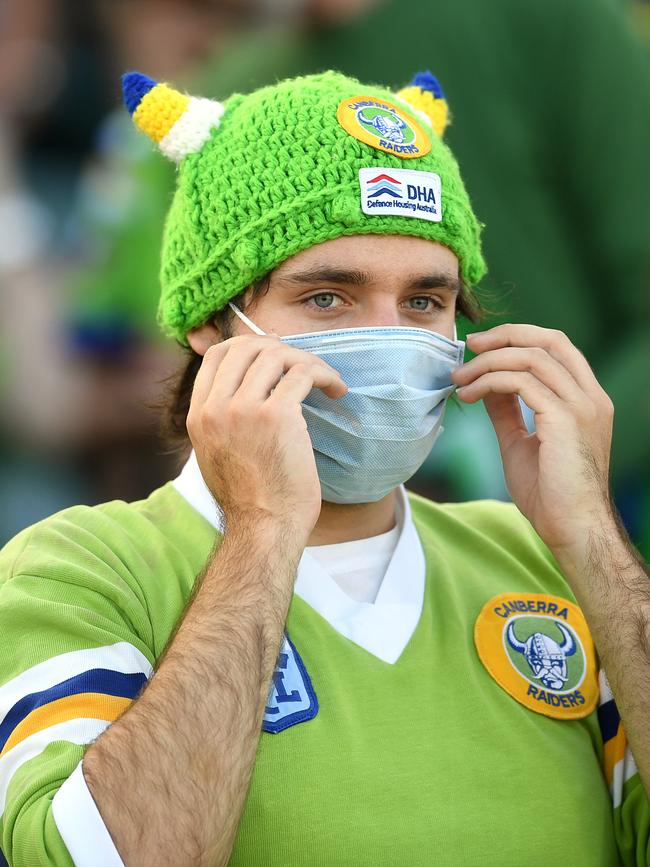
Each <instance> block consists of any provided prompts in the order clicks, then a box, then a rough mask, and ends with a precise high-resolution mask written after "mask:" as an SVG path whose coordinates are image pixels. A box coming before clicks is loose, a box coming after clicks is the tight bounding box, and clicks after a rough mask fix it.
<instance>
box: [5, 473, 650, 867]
mask: <svg viewBox="0 0 650 867" xmlns="http://www.w3.org/2000/svg"><path fill="white" fill-rule="evenodd" d="M186 469H187V468H186ZM184 473H185V476H183V475H182V476H181V477H180V481H179V480H176V482H173V483H172V482H170V483H168V484H166V485H165V486H163V487H162V488H160V489H158V490H156V491H154V492H153V493H152V494H151V496H150V497H148V498H147V499H146V500H144V501H141V502H136V503H124V502H121V501H117V502H111V503H106V504H103V505H101V506H96V507H93V508H88V507H75V508H72V509H67V510H65V511H64V512H61V513H59V514H57V515H54V516H53V517H51V518H48V519H47V520H45V521H43V522H41V523H40V524H37V525H35V526H33V527H31V528H29V529H28V530H26V531H24V532H23V533H21V534H20V535H19V536H17V537H16V538H15V539H14V540H13V541H12V542H10V543H9V544H8V545H7V546H6V548H5V549H4V551H3V553H2V555H0V845H1V848H2V850H3V851H4V853H5V857H6V859H7V861H8V863H9V864H10V865H12V867H35V865H40V867H44V865H56V867H72V865H76V867H86V865H93V867H97V865H101V867H119V865H121V864H122V862H121V860H120V858H119V855H118V853H117V850H116V849H115V847H114V845H113V843H112V840H111V837H110V834H109V833H108V830H107V828H106V827H105V826H104V824H103V822H102V819H101V816H100V814H99V812H98V810H97V808H96V806H95V804H94V802H93V800H92V797H91V796H90V793H89V791H88V789H87V787H86V786H85V782H84V779H83V774H82V773H81V768H82V764H81V762H82V759H83V755H84V752H85V749H86V748H87V747H88V745H89V744H90V743H92V741H93V740H94V739H95V738H96V737H98V736H99V735H101V733H102V732H103V731H104V730H105V729H106V728H107V727H108V726H109V725H110V724H111V723H112V722H114V721H115V720H116V719H118V717H119V716H120V715H121V714H122V713H124V712H125V711H127V712H128V708H129V707H130V705H131V703H132V702H133V701H134V700H136V699H137V696H138V693H139V692H140V690H141V689H142V688H143V686H144V685H145V684H146V682H147V680H148V679H149V678H151V677H152V676H155V674H154V672H155V668H156V662H157V660H158V658H159V656H160V655H161V653H162V651H163V649H164V647H165V645H166V643H167V641H168V639H169V637H170V635H171V633H172V631H173V629H174V627H175V625H176V624H177V622H178V620H179V618H180V616H181V615H182V613H183V611H184V609H185V606H186V604H187V602H188V599H189V597H190V593H191V591H192V587H193V585H194V582H195V581H196V578H197V576H198V575H199V574H200V572H201V571H202V569H203V566H204V565H205V563H206V561H207V558H208V557H209V555H210V552H211V550H212V548H213V545H214V543H215V539H216V538H217V534H218V533H219V527H218V520H217V517H216V515H217V512H216V507H215V506H214V503H213V502H212V501H211V499H210V498H209V496H206V491H207V489H206V490H205V491H203V493H201V492H200V491H199V486H198V482H197V479H196V472H194V477H191V473H190V475H189V476H188V474H187V473H186V471H184ZM183 479H184V481H183ZM201 482H202V480H201ZM401 503H402V505H401V509H402V512H401V517H400V527H401V529H400V535H399V540H398V542H397V547H396V548H395V551H394V553H393V556H392V559H391V561H390V564H389V566H388V570H387V572H386V575H385V577H384V579H383V581H382V583H381V587H380V590H379V593H378V595H377V598H376V600H375V602H374V604H369V603H366V602H356V601H354V600H352V599H350V598H349V597H348V596H346V595H345V593H343V592H342V591H341V590H340V588H336V586H335V585H334V583H333V582H332V581H331V579H330V578H329V576H328V575H327V573H326V571H324V570H323V569H322V568H321V567H320V566H319V564H318V563H317V562H316V561H315V560H314V559H313V558H311V557H310V555H309V549H307V551H306V552H305V555H304V556H303V560H302V561H301V564H300V569H299V573H298V577H297V581H296V585H295V593H294V596H293V599H292V603H291V606H290V609H289V613H288V617H287V621H286V634H285V638H284V641H283V644H282V646H281V648H280V653H279V656H278V663H277V666H276V670H275V672H274V675H273V680H272V684H271V688H270V692H269V699H268V705H267V707H266V709H265V715H264V722H263V730H262V733H261V737H260V741H259V746H258V750H257V757H256V762H255V766H254V770H253V775H252V780H251V784H250V788H249V792H248V796H247V800H246V803H245V807H244V811H243V814H242V818H241V822H240V825H239V829H238V834H237V838H236V842H235V846H234V849H233V853H232V856H231V859H230V862H229V863H230V864H231V865H233V867H244V865H247V867H248V865H250V867H252V865H256V867H259V865H261V864H264V865H269V867H275V865H278V867H279V865H282V867H289V865H296V867H298V865H311V867H313V865H322V867H343V865H348V867H349V865H352V864H354V865H355V867H366V865H367V867H371V865H372V867H380V865H386V867H388V865H396V864H409V865H414V867H419V865H422V867H424V865H434V864H435V865H436V867H470V865H477V867H478V865H481V867H483V865H485V864H499V865H500V867H511V865H512V867H514V865H520V864H522V863H526V864H527V865H531V867H536V865H538V867H547V865H549V864H556V863H570V864H572V865H575V867H601V865H602V867H612V865H617V864H619V863H623V864H626V865H646V864H647V863H648V851H649V847H648V843H649V833H648V832H649V822H648V820H649V817H650V811H649V808H648V802H647V799H646V797H645V793H644V790H643V787H642V785H641V782H640V779H639V776H638V774H637V773H636V770H635V768H634V765H633V760H632V757H631V755H630V753H629V750H627V749H626V744H625V739H624V734H623V731H622V727H621V726H620V722H619V720H618V715H617V713H616V708H615V705H614V701H613V698H612V696H611V692H609V690H608V686H607V684H606V681H605V680H604V678H602V677H601V684H600V708H599V709H595V705H596V703H597V701H598V698H599V686H598V679H597V674H596V662H595V657H594V652H593V647H592V646H591V644H590V638H589V635H588V633H587V632H586V627H585V624H584V621H583V620H581V614H580V612H579V610H578V609H577V606H576V605H575V600H574V597H573V594H572V593H571V590H570V589H569V587H568V585H567V583H566V581H565V579H564V578H563V576H562V574H561V573H560V571H559V569H558V567H557V564H556V563H555V561H554V560H553V558H552V556H551V555H550V553H549V552H548V550H547V549H546V547H545V546H544V545H543V543H542V542H541V541H540V539H539V537H538V536H537V535H536V534H535V532H534V531H533V529H532V528H531V526H530V524H529V523H528V522H527V521H526V520H525V519H524V518H523V517H522V515H521V514H520V513H519V511H518V510H517V509H516V507H515V506H513V505H512V504H505V503H498V502H495V501H479V502H470V503H463V504H438V503H433V502H430V501H427V500H425V499H422V498H420V497H417V496H414V495H411V494H409V495H408V497H406V496H405V495H404V493H403V492H402V494H401ZM599 716H600V719H599ZM218 725H219V721H218V720H215V727H218ZM215 730H218V729H215ZM208 736H209V734H208ZM151 760H152V761H154V760H155V757H151ZM124 782H125V784H128V780H125V781H124ZM218 785H219V782H218V780H215V787H217V786H218ZM612 796H613V797H614V799H615V801H614V804H612V800H611V798H612ZM151 797H152V798H155V797H157V794H156V792H152V793H151ZM169 821H170V822H173V816H170V817H169Z"/></svg>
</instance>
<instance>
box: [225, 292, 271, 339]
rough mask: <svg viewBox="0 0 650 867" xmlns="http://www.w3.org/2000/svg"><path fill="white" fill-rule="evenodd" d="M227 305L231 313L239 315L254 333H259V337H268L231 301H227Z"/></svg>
mask: <svg viewBox="0 0 650 867" xmlns="http://www.w3.org/2000/svg"><path fill="white" fill-rule="evenodd" d="M228 307H230V309H231V310H232V311H233V313H236V314H237V316H239V318H240V319H241V321H242V322H243V323H244V325H248V327H249V328H250V330H251V331H252V332H253V333H254V334H259V335H260V336H261V337H268V335H267V333H266V331H262V329H261V328H258V327H257V325H256V324H255V323H254V322H251V320H250V319H249V318H248V316H246V314H244V313H242V312H241V310H239V309H238V308H237V307H235V305H234V304H233V303H232V302H231V301H229V302H228Z"/></svg>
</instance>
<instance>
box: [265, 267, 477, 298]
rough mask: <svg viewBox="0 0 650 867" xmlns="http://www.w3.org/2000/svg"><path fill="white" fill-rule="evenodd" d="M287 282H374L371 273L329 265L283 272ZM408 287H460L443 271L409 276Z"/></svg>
mask: <svg viewBox="0 0 650 867" xmlns="http://www.w3.org/2000/svg"><path fill="white" fill-rule="evenodd" d="M280 279H281V280H283V281H285V282H287V283H298V284H302V285H304V284H305V283H307V284H320V283H336V284H338V285H340V286H343V285H347V286H366V285H368V283H372V282H374V278H373V275H372V274H369V273H368V272H366V271H358V270H356V269H351V270H348V269H345V268H331V267H329V266H316V267H314V268H309V269H307V270H306V271H296V272H294V273H293V274H283V275H282V276H281V278H280ZM405 288H406V289H407V290H410V289H448V290H449V291H450V292H454V293H458V292H460V289H461V281H460V280H459V279H458V277H452V276H451V275H450V274H446V273H445V272H444V271H441V272H435V273H433V274H421V275H416V276H411V277H410V279H409V282H408V283H407V285H406V287H405Z"/></svg>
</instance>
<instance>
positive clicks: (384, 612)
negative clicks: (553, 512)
mask: <svg viewBox="0 0 650 867" xmlns="http://www.w3.org/2000/svg"><path fill="white" fill-rule="evenodd" d="M172 484H173V485H174V487H175V488H176V490H177V491H178V493H179V494H181V496H182V497H183V498H184V499H185V500H187V502H188V503H189V504H190V505H191V506H192V507H193V508H194V509H196V511H197V512H198V513H199V514H200V515H202V516H203V517H204V518H205V519H206V521H209V523H210V524H212V526H213V527H215V528H216V529H217V530H218V531H219V532H221V533H222V532H223V527H224V524H223V519H222V516H221V513H220V511H219V509H218V507H217V504H216V503H215V501H214V498H213V497H212V494H211V493H210V491H209V489H208V486H207V485H206V484H205V481H204V480H203V476H202V475H201V470H200V469H199V465H198V462H197V460H196V455H195V453H194V452H192V454H191V455H190V457H189V460H188V461H187V463H186V464H185V466H184V467H183V469H182V470H181V473H180V475H179V476H178V477H177V478H176V479H174V480H173V482H172ZM398 498H399V500H398V510H399V511H398V521H399V522H400V523H401V525H402V526H401V531H400V536H399V540H398V542H397V547H396V548H395V551H394V553H393V556H392V558H391V561H390V563H389V565H388V569H387V571H386V574H385V576H384V579H383V581H382V582H381V586H380V588H379V593H378V594H377V598H376V599H375V601H374V603H369V602H357V601H356V600H354V599H351V598H350V597H349V596H348V595H347V594H346V593H344V591H343V590H342V589H341V588H340V587H339V586H338V584H337V583H336V581H334V579H333V578H332V577H331V576H330V575H329V574H328V573H327V572H326V571H325V570H324V569H323V568H322V566H321V565H320V564H319V563H318V562H317V560H316V559H315V558H314V557H312V556H311V555H310V553H309V548H306V549H305V551H304V552H303V555H302V558H301V560H300V564H299V567H298V577H297V579H296V584H295V587H294V592H295V594H296V595H297V596H299V597H300V598H301V599H302V600H304V601H305V602H306V603H307V604H308V605H310V606H311V607H312V608H313V609H314V611H316V612H318V614H320V615H321V617H323V618H324V619H325V620H326V621H327V622H328V623H329V624H330V626H332V627H333V628H334V629H335V630H336V631H337V632H339V633H340V634H341V635H343V636H345V637H346V638H348V639H349V640H350V641H353V642H354V643H355V644H357V645H358V646H359V647H363V649H364V650H367V651H368V653H371V654H373V656H376V657H377V658H378V659H381V660H383V661H384V662H388V663H390V664H393V663H395V662H397V660H398V659H399V657H400V656H401V654H402V652H403V650H404V648H405V647H406V646H407V644H408V643H409V641H410V640H411V637H412V635H413V633H414V632H415V629H416V627H417V625H418V622H419V620H420V615H421V613H422V606H423V603H424V582H425V571H426V564H425V559H424V552H423V550H422V545H421V543H420V538H419V536H418V534H417V531H416V529H415V525H414V524H413V519H412V516H411V507H410V504H409V501H408V497H407V496H406V490H405V489H404V487H403V486H400V487H399V489H398Z"/></svg>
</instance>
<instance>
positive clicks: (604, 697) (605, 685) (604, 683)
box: [598, 668, 614, 704]
mask: <svg viewBox="0 0 650 867" xmlns="http://www.w3.org/2000/svg"><path fill="white" fill-rule="evenodd" d="M598 686H599V688H600V701H599V704H605V703H606V702H608V701H611V700H612V699H613V698H614V693H613V692H612V688H611V686H610V685H609V681H608V680H607V675H606V674H605V672H604V671H603V670H602V668H601V670H600V671H599V672H598Z"/></svg>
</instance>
